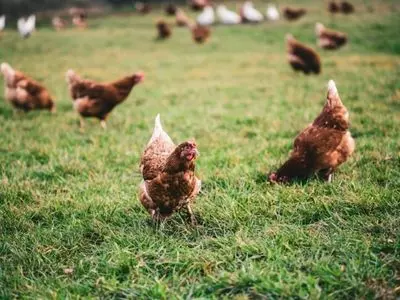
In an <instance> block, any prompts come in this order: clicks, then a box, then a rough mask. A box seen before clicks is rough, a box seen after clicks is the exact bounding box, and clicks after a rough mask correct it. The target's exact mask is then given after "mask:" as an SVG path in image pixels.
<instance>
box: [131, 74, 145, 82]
mask: <svg viewBox="0 0 400 300" xmlns="http://www.w3.org/2000/svg"><path fill="white" fill-rule="evenodd" d="M143 80H144V73H143V72H137V73H135V74H134V75H133V81H134V83H135V84H138V83H139V82H142V81H143Z"/></svg>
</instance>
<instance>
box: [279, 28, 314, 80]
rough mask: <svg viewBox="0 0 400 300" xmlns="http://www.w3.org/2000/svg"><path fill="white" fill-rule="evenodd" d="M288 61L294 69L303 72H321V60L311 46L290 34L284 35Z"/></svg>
mask: <svg viewBox="0 0 400 300" xmlns="http://www.w3.org/2000/svg"><path fill="white" fill-rule="evenodd" d="M286 46H287V52H288V61H289V64H290V65H291V66H292V68H293V70H295V71H302V72H303V73H304V74H310V73H315V74H319V73H320V72H321V60H320V58H319V55H318V53H317V52H315V51H314V50H313V49H312V48H310V47H308V46H306V45H304V44H302V43H300V42H299V41H297V40H296V39H295V38H294V37H293V36H292V35H291V34H287V35H286Z"/></svg>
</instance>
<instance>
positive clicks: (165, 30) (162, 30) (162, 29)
mask: <svg viewBox="0 0 400 300" xmlns="http://www.w3.org/2000/svg"><path fill="white" fill-rule="evenodd" d="M156 27H157V32H158V36H157V38H158V39H161V40H163V39H167V38H169V37H170V36H171V34H172V30H171V28H170V27H169V25H168V24H167V23H166V22H165V21H163V20H160V21H158V22H157V24H156Z"/></svg>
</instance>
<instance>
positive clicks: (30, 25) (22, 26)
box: [17, 15, 36, 39]
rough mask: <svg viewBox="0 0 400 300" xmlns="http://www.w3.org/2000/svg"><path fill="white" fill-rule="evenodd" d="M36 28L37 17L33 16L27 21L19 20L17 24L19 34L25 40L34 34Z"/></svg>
mask: <svg viewBox="0 0 400 300" xmlns="http://www.w3.org/2000/svg"><path fill="white" fill-rule="evenodd" d="M35 26H36V16H35V15H31V16H29V17H28V18H27V19H25V18H19V19H18V22H17V27H18V31H19V34H20V35H21V36H22V37H23V38H24V39H26V38H28V37H30V36H31V34H32V32H33V31H34V30H35Z"/></svg>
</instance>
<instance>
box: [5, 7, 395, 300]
mask: <svg viewBox="0 0 400 300" xmlns="http://www.w3.org/2000/svg"><path fill="white" fill-rule="evenodd" d="M292 3H296V5H297V6H303V7H307V8H309V9H310V11H309V13H308V15H307V16H306V17H305V18H303V19H302V20H300V21H298V22H294V23H288V22H285V21H279V22H277V23H275V24H268V23H264V24H261V25H256V26H248V25H243V26H237V27H224V26H216V27H214V31H213V33H212V38H211V40H210V41H209V42H208V43H207V44H205V45H201V46H199V45H196V44H194V43H193V42H192V40H191V37H190V34H189V32H188V31H187V30H186V29H183V28H179V29H178V28H177V29H175V30H174V32H173V36H172V38H171V39H170V40H168V41H165V42H156V41H154V37H155V35H156V32H155V28H154V22H155V21H156V20H157V19H158V16H159V15H160V14H161V12H157V11H156V12H153V13H151V14H150V15H148V16H145V17H141V16H136V15H124V17H121V16H117V15H115V16H109V17H105V18H102V19H100V18H98V19H93V20H90V29H88V30H86V31H79V30H74V29H68V30H66V31H64V32H60V33H55V32H54V31H53V30H52V29H51V28H48V27H46V26H43V27H39V29H38V31H37V32H35V33H34V35H33V36H32V37H31V38H30V39H28V40H22V39H20V38H19V36H18V35H17V33H16V32H15V31H11V30H10V29H8V30H7V31H6V32H5V33H4V34H3V36H1V37H0V43H1V45H0V60H2V61H7V62H9V63H10V64H11V65H13V66H14V67H16V68H17V69H21V70H23V71H24V72H26V73H27V74H30V75H32V76H33V77H34V78H36V79H37V80H39V81H41V82H43V83H44V84H45V85H46V86H47V87H48V88H49V90H50V91H51V93H52V94H53V95H54V96H55V98H56V102H57V113H56V114H55V115H51V114H49V113H47V112H45V111H43V112H31V113H28V114H15V115H14V114H13V110H12V108H11V107H10V105H9V104H8V103H6V102H5V101H0V123H1V135H0V136H1V143H0V180H1V184H0V298H14V297H21V298H55V299H62V298H66V297H69V298H79V297H104V298H115V299H117V298H125V297H126V298H161V299H171V298H172V299H174V298H176V299H191V298H203V299H204V298H227V299H228V298H232V297H237V299H247V298H246V297H248V298H251V299H257V298H263V297H266V298H289V297H290V298H296V299H298V298H311V299H316V298H332V299H333V298H335V299H353V298H366V299H372V298H383V299H391V298H396V295H397V296H399V293H400V288H399V285H400V272H399V270H400V158H399V155H400V36H399V34H398V31H399V27H400V13H399V9H400V7H399V5H398V3H397V2H396V1H395V0H393V1H374V2H372V1H368V0H366V1H354V4H355V6H356V9H357V13H356V14H355V15H350V16H342V15H341V16H337V17H334V18H332V17H330V16H329V15H328V13H327V12H326V11H325V6H324V4H323V3H322V1H310V0H303V1H292ZM228 7H230V8H234V7H235V4H234V3H231V5H228ZM259 7H265V4H262V6H259ZM371 8H372V9H373V11H372V12H371V11H370V10H371ZM316 21H322V22H323V23H325V25H327V26H328V27H332V28H335V29H338V30H342V31H345V32H347V33H348V34H349V36H350V44H349V45H348V46H346V47H345V48H343V49H341V50H340V51H337V52H327V51H322V50H318V52H319V53H320V55H321V57H322V62H323V66H322V74H321V75H320V76H303V75H301V74H295V73H294V72H293V71H292V70H291V69H290V67H289V66H288V64H287V63H286V56H285V45H284V35H285V34H286V33H287V32H291V33H293V34H294V36H295V37H297V38H299V39H300V40H301V41H303V42H305V43H308V44H310V45H315V36H314V24H315V22H316ZM171 22H172V19H171ZM314 48H315V46H314ZM68 68H73V69H75V70H76V71H77V72H78V73H80V74H81V75H83V76H85V77H88V78H92V79H96V80H101V81H108V80H113V79H115V78H117V77H120V76H123V75H125V74H127V73H131V72H135V71H138V70H142V71H144V72H145V73H146V79H145V82H144V83H143V84H141V85H139V86H137V87H136V88H135V89H134V90H133V92H132V93H131V95H130V97H129V98H128V100H127V101H126V102H125V103H124V104H122V105H121V106H119V107H117V108H116V109H115V110H114V111H113V113H112V114H111V116H110V119H109V122H108V128H107V130H105V131H104V130H103V129H102V128H101V127H100V125H99V123H98V121H96V120H88V122H87V124H86V128H85V132H84V133H82V132H80V131H79V125H78V116H77V114H76V113H75V112H74V111H73V110H72V105H71V100H70V98H69V95H68V90H67V86H66V82H65V79H64V74H65V72H66V70H67V69H68ZM329 79H334V80H335V81H336V84H337V87H338V89H339V93H340V95H341V98H342V100H343V102H344V103H345V105H346V106H347V108H348V109H349V111H350V120H351V123H352V125H351V132H352V134H353V136H354V137H355V139H356V152H355V154H354V156H353V157H352V158H351V159H350V160H349V161H348V163H346V164H345V165H343V166H342V167H341V168H340V169H339V170H338V172H337V174H336V175H335V178H334V181H333V183H332V184H328V183H325V182H322V181H319V180H316V179H314V180H310V181H308V182H306V183H301V184H300V183H295V184H293V185H288V186H275V185H270V184H268V183H267V182H266V174H267V173H269V172H270V171H272V170H275V169H276V168H277V167H278V166H279V165H280V163H282V162H283V161H284V160H285V158H287V156H288V153H289V151H290V149H291V145H292V142H293V139H294V137H295V136H296V134H297V133H298V132H299V131H300V130H301V129H303V128H304V127H305V126H306V125H307V124H308V123H310V122H311V121H312V120H313V119H314V118H315V117H316V115H317V114H318V113H319V111H320V110H321V108H322V105H323V103H324V100H325V95H326V84H327V82H328V80H329ZM3 91H4V90H3V83H1V84H0V100H3V94H4V93H3ZM158 112H160V113H161V117H162V120H163V124H164V128H165V129H166V130H167V131H168V132H169V134H170V135H171V137H172V138H173V139H174V140H175V141H176V142H179V141H184V140H186V139H188V138H191V137H195V138H196V141H197V143H198V145H199V149H200V151H201V156H200V158H199V160H198V163H197V171H198V175H199V177H200V178H201V179H202V180H203V190H202V194H201V195H200V196H199V197H198V199H197V202H196V203H195V205H194V212H195V214H196V217H197V219H198V220H199V223H200V224H199V225H198V226H197V227H192V226H191V225H190V224H188V223H187V220H186V216H185V215H184V214H182V215H179V214H177V215H175V216H174V217H173V218H172V219H170V220H169V221H167V222H166V223H165V224H163V226H161V227H160V228H156V227H155V226H153V225H152V223H151V222H150V220H149V215H148V214H147V212H146V211H145V210H144V209H143V208H142V206H141V204H140V203H139V201H138V198H137V187H138V184H139V182H140V180H141V178H140V176H139V173H138V165H139V158H140V155H141V152H142V150H143V148H144V146H145V144H146V142H147V141H148V139H149V137H150V135H151V131H152V126H153V122H154V117H155V115H156V114H157V113H158ZM68 269H70V270H68Z"/></svg>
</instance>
